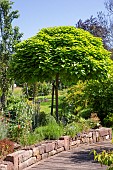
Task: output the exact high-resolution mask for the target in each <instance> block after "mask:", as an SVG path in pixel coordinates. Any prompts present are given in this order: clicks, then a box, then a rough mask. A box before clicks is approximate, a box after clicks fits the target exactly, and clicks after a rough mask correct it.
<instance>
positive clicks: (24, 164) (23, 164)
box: [19, 157, 36, 170]
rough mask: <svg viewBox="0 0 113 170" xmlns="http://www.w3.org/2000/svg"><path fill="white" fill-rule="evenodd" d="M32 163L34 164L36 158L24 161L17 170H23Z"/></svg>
mask: <svg viewBox="0 0 113 170" xmlns="http://www.w3.org/2000/svg"><path fill="white" fill-rule="evenodd" d="M34 163H36V157H31V158H30V159H28V160H26V161H25V162H23V163H21V164H19V170H23V169H24V168H27V167H29V166H30V165H32V164H34Z"/></svg>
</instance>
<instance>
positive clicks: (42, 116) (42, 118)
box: [38, 112, 56, 126]
mask: <svg viewBox="0 0 113 170" xmlns="http://www.w3.org/2000/svg"><path fill="white" fill-rule="evenodd" d="M38 122H39V126H45V125H48V124H49V123H56V120H55V118H54V117H53V116H51V115H50V114H46V113H45V112H40V113H39V114H38Z"/></svg>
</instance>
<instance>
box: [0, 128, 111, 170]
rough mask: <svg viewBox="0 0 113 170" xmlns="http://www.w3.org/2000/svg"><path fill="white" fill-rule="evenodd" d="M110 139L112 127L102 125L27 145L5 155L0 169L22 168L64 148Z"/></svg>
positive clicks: (16, 169)
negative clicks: (82, 131) (74, 134)
mask: <svg viewBox="0 0 113 170" xmlns="http://www.w3.org/2000/svg"><path fill="white" fill-rule="evenodd" d="M111 139H112V129H111V128H104V127H102V128H100V129H92V130H90V131H89V132H87V133H82V134H78V135H77V136H75V137H74V138H70V137H69V136H62V137H61V138H60V139H59V140H55V141H48V142H45V143H43V144H40V145H36V146H33V147H27V148H24V149H22V150H19V151H16V152H14V153H12V154H9V155H7V156H6V158H5V160H4V161H3V162H2V163H1V164H0V170H23V169H24V168H27V167H29V166H31V165H32V164H35V163H36V162H39V161H40V160H42V159H46V158H48V157H50V156H53V155H55V154H58V153H59V152H62V151H64V150H69V149H70V148H71V147H77V146H78V145H80V144H83V143H85V144H90V143H96V142H99V141H104V140H111Z"/></svg>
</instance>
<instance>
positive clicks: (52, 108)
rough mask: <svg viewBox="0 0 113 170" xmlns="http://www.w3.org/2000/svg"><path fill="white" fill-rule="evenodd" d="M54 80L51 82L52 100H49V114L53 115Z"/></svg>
mask: <svg viewBox="0 0 113 170" xmlns="http://www.w3.org/2000/svg"><path fill="white" fill-rule="evenodd" d="M54 83H55V82H54V81H53V83H52V101H51V115H52V116H53V105H54V90H55V85H54Z"/></svg>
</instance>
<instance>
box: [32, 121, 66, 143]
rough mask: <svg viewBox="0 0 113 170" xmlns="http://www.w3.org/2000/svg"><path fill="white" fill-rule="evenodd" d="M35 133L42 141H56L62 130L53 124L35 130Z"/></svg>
mask: <svg viewBox="0 0 113 170" xmlns="http://www.w3.org/2000/svg"><path fill="white" fill-rule="evenodd" d="M35 133H36V134H38V135H39V136H40V138H42V139H43V140H44V139H58V138H59V137H60V136H62V135H63V128H62V126H59V125H58V124H57V123H55V122H51V123H49V124H48V125H46V126H42V127H39V128H36V129H35Z"/></svg>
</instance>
